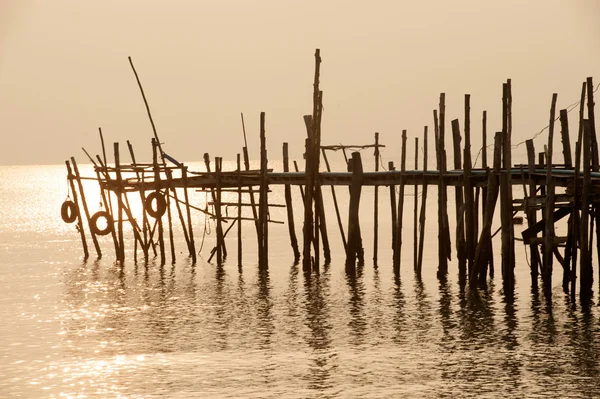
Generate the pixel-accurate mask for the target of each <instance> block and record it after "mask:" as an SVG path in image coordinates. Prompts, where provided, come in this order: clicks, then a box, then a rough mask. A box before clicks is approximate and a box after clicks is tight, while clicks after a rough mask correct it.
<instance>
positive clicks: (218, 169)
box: [213, 157, 225, 266]
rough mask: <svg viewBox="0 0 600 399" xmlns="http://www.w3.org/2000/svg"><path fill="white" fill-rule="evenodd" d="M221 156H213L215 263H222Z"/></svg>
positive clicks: (223, 238)
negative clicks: (215, 230) (215, 226)
mask: <svg viewBox="0 0 600 399" xmlns="http://www.w3.org/2000/svg"><path fill="white" fill-rule="evenodd" d="M221 167H222V163H221V158H220V157H215V191H214V193H215V194H214V197H213V198H214V205H215V218H216V222H217V243H216V248H217V265H219V266H220V265H222V264H223V242H222V241H221V240H225V237H223V217H222V211H221V202H222V201H221V194H222V192H221Z"/></svg>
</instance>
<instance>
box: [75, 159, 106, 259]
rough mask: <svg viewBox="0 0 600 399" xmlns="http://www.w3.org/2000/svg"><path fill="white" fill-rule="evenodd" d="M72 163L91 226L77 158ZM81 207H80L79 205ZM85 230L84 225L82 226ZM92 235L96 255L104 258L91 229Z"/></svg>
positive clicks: (86, 215)
mask: <svg viewBox="0 0 600 399" xmlns="http://www.w3.org/2000/svg"><path fill="white" fill-rule="evenodd" d="M71 163H72V164H73V171H74V172H75V180H77V187H78V188H79V193H80V194H81V204H82V205H83V211H84V212H85V218H86V221H87V224H88V226H91V224H92V223H91V221H90V220H91V217H90V211H89V209H88V206H87V201H86V199H85V193H84V191H83V184H82V183H81V176H80V175H79V168H78V167H77V162H75V158H74V157H71ZM77 207H79V205H77ZM81 228H83V225H81ZM90 235H91V236H92V241H93V242H94V248H95V249H96V254H97V255H98V259H100V258H102V251H101V250H100V244H98V239H97V238H96V234H94V232H93V231H92V229H90Z"/></svg>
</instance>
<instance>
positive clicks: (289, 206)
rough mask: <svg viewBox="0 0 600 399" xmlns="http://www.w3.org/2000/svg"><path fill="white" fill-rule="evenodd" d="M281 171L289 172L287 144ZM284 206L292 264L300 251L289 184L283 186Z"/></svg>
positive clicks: (296, 259) (297, 259) (295, 261)
mask: <svg viewBox="0 0 600 399" xmlns="http://www.w3.org/2000/svg"><path fill="white" fill-rule="evenodd" d="M283 171H284V172H289V171H290V164H289V156H288V143H283ZM284 196H285V206H286V210H287V219H288V231H289V234H290V243H291V245H292V250H293V251H294V263H297V262H298V261H299V260H300V251H299V250H298V239H297V238H296V229H295V226H294V206H293V204H292V187H291V186H290V185H289V184H286V185H285V186H284Z"/></svg>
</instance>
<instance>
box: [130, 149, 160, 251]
mask: <svg viewBox="0 0 600 399" xmlns="http://www.w3.org/2000/svg"><path fill="white" fill-rule="evenodd" d="M127 148H128V149H129V155H130V156H131V162H133V166H134V168H136V172H135V174H136V176H137V178H138V181H139V182H140V183H142V184H143V183H144V177H145V176H144V175H145V173H144V170H143V169H142V171H141V173H140V172H138V170H137V162H136V161H135V153H134V151H133V146H132V145H131V143H130V142H129V140H127ZM139 191H140V201H141V202H142V239H143V243H142V250H143V252H144V258H145V261H146V262H147V261H148V249H149V247H150V243H151V244H152V245H153V249H154V241H152V239H151V238H152V237H150V242H149V241H148V227H149V222H148V212H146V209H145V206H144V204H145V203H146V195H145V192H144V190H142V189H140V190H139ZM154 252H155V253H156V249H154Z"/></svg>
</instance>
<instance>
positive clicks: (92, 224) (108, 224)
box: [90, 211, 114, 236]
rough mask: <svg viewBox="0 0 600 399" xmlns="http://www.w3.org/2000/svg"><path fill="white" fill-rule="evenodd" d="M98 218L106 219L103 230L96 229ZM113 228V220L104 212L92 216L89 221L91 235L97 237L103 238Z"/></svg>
mask: <svg viewBox="0 0 600 399" xmlns="http://www.w3.org/2000/svg"><path fill="white" fill-rule="evenodd" d="M100 218H105V219H106V227H105V228H103V229H101V228H100V227H98V219H100ZM113 227H114V226H113V218H112V216H110V213H108V212H106V211H100V212H96V213H94V215H92V219H91V220H90V230H92V233H94V234H96V235H98V236H105V235H107V234H109V233H110V232H111V231H112V229H113Z"/></svg>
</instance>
